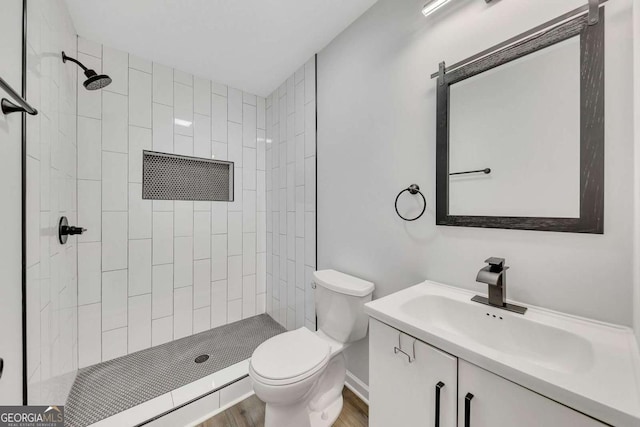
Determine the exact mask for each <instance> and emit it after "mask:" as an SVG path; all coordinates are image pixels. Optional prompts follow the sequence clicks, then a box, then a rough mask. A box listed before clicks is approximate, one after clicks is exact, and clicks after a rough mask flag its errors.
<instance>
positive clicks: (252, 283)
mask: <svg viewBox="0 0 640 427" xmlns="http://www.w3.org/2000/svg"><path fill="white" fill-rule="evenodd" d="M255 315H256V276H244V277H243V278H242V318H243V319H246V318H248V317H251V316H255Z"/></svg>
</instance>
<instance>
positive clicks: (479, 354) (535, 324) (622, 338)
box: [365, 281, 640, 426]
mask: <svg viewBox="0 0 640 427" xmlns="http://www.w3.org/2000/svg"><path fill="white" fill-rule="evenodd" d="M474 295H475V292H469V291H467V290H464V289H461V288H456V287H452V286H447V285H443V284H440V283H436V282H432V281H425V282H422V283H419V284H417V285H415V286H411V287H409V288H406V289H403V290H401V291H399V292H396V293H393V294H391V295H388V296H386V297H384V298H380V299H377V300H374V301H371V302H369V303H367V304H365V312H366V313H367V314H368V315H369V316H371V317H372V318H375V319H377V320H379V321H381V322H383V323H386V324H387V325H389V326H391V327H393V328H395V329H397V330H399V331H402V332H403V333H405V334H406V335H409V336H413V337H415V338H416V339H419V340H421V341H423V342H425V343H427V344H429V345H431V346H433V347H436V348H439V349H440V350H442V351H445V352H447V353H449V354H452V355H454V356H456V357H458V358H460V359H463V360H466V361H467V362H469V363H472V364H474V365H476V366H479V367H481V368H484V369H486V370H488V371H490V372H493V373H494V374H496V375H499V376H501V377H503V378H506V379H507V380H510V381H513V382H515V383H516V384H520V385H521V386H523V387H526V388H528V389H530V390H532V391H535V392H537V393H539V394H541V395H543V396H547V397H549V398H551V399H553V400H556V401H557V402H561V403H563V404H564V405H566V406H569V407H570V408H573V409H576V410H578V411H580V412H583V413H585V414H589V415H590V416H592V417H594V418H596V419H599V420H602V421H606V422H608V423H610V424H611V425H616V426H618V425H619V426H631V425H640V353H639V351H638V344H637V342H636V339H635V334H634V333H633V330H631V329H630V328H628V327H624V326H619V325H612V324H608V323H604V322H599V321H596V320H591V319H585V318H582V317H577V316H573V315H570V314H566V313H560V312H556V311H552V310H547V309H544V308H540V307H533V306H531V305H528V307H527V308H528V310H527V311H526V313H525V314H518V313H512V312H510V311H507V310H502V309H500V308H496V307H491V306H487V305H484V304H479V303H477V302H473V301H471V298H472V297H473V296H474ZM509 302H513V303H516V302H515V301H509ZM521 305H522V304H521Z"/></svg>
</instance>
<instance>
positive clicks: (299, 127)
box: [294, 81, 305, 135]
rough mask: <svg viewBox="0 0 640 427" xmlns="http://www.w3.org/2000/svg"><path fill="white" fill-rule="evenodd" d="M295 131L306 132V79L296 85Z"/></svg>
mask: <svg viewBox="0 0 640 427" xmlns="http://www.w3.org/2000/svg"><path fill="white" fill-rule="evenodd" d="M295 103H296V112H295V119H294V120H295V133H296V135H299V134H301V133H304V114H305V111H304V81H302V82H300V83H298V84H297V85H296V99H295Z"/></svg>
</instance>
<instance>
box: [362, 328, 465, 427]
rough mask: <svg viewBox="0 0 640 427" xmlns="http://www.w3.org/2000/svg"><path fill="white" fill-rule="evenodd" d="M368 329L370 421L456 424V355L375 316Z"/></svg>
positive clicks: (385, 425) (377, 425)
mask: <svg viewBox="0 0 640 427" xmlns="http://www.w3.org/2000/svg"><path fill="white" fill-rule="evenodd" d="M369 331H370V332H369V333H370V336H369V359H370V361H369V370H370V372H369V405H370V406H369V426H370V427H390V426H408V427H409V426H410V427H414V426H415V427H418V426H425V427H434V426H439V427H455V425H456V392H457V381H456V373H457V358H456V357H454V356H451V355H450V354H447V353H444V352H442V351H440V350H437V349H436V348H434V347H431V346H430V345H427V344H425V343H423V342H421V341H418V340H416V339H415V338H413V337H411V336H409V335H406V334H404V333H402V332H400V331H398V330H396V329H394V328H392V327H390V326H388V325H385V324H384V323H381V322H379V321H377V320H375V319H371V320H370V329H369Z"/></svg>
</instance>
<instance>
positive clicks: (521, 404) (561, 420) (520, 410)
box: [458, 359, 605, 427]
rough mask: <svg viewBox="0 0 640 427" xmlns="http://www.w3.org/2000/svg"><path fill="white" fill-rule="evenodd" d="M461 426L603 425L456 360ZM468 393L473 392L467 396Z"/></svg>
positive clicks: (591, 426)
mask: <svg viewBox="0 0 640 427" xmlns="http://www.w3.org/2000/svg"><path fill="white" fill-rule="evenodd" d="M458 390H459V396H458V420H459V423H458V425H459V426H460V427H514V426H518V427H540V426H544V427H568V426H571V427H604V426H605V424H602V423H600V422H598V421H596V420H594V419H592V418H589V417H587V416H586V415H583V414H581V413H580V412H577V411H574V410H573V409H570V408H568V407H566V406H564V405H561V404H559V403H557V402H555V401H553V400H551V399H547V398H546V397H544V396H541V395H539V394H538V393H534V392H533V391H531V390H528V389H526V388H524V387H521V386H519V385H517V384H515V383H512V382H511V381H508V380H505V379H504V378H502V377H499V376H498V375H495V374H492V373H491V372H489V371H486V370H484V369H482V368H479V367H477V366H475V365H472V364H470V363H468V362H465V361H464V360H461V359H460V360H459V361H458ZM469 394H471V395H473V397H472V398H470V399H469V397H470V396H469Z"/></svg>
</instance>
